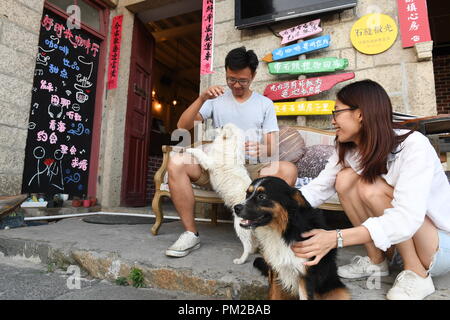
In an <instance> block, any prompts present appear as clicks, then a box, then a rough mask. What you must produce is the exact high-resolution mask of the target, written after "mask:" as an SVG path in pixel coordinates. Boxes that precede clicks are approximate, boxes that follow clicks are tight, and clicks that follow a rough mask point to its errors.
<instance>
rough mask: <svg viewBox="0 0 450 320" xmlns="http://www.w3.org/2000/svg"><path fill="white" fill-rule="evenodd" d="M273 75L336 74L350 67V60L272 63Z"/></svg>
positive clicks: (330, 59)
mask: <svg viewBox="0 0 450 320" xmlns="http://www.w3.org/2000/svg"><path fill="white" fill-rule="evenodd" d="M268 66H269V72H270V73H271V74H283V73H289V74H308V73H321V72H334V71H336V70H343V69H345V68H346V67H347V66H348V59H339V58H334V57H333V58H318V59H305V60H295V61H285V62H271V63H269V64H268Z"/></svg>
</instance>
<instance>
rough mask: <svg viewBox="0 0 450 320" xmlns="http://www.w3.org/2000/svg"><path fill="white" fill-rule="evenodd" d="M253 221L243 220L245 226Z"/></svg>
mask: <svg viewBox="0 0 450 320" xmlns="http://www.w3.org/2000/svg"><path fill="white" fill-rule="evenodd" d="M251 222H252V221H251V220H242V221H241V224H243V225H244V226H248V225H249V224H250V223H251Z"/></svg>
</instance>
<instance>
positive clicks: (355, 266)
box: [337, 256, 389, 279]
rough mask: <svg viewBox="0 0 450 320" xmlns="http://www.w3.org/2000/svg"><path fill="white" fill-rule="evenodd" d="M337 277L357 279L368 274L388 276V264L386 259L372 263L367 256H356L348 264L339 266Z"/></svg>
mask: <svg viewBox="0 0 450 320" xmlns="http://www.w3.org/2000/svg"><path fill="white" fill-rule="evenodd" d="M337 273H338V275H339V277H341V278H346V279H359V278H365V277H369V276H380V277H384V276H388V275H389V266H388V262H387V260H386V259H384V261H383V262H381V263H379V264H374V263H372V261H371V260H370V258H369V257H361V256H356V257H354V258H353V259H352V261H351V263H350V264H347V265H345V266H342V267H339V268H338V271H337Z"/></svg>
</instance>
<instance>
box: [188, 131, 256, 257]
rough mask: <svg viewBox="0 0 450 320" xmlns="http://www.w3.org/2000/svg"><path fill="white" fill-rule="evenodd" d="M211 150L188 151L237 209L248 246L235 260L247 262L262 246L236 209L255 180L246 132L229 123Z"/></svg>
mask: <svg viewBox="0 0 450 320" xmlns="http://www.w3.org/2000/svg"><path fill="white" fill-rule="evenodd" d="M208 150H209V151H208V154H206V153H205V152H204V151H203V150H200V149H194V148H189V149H187V150H186V152H187V153H190V154H192V155H193V156H194V157H195V158H196V159H197V160H198V162H199V164H200V166H201V167H203V168H204V169H205V170H207V171H208V172H209V177H210V181H211V186H212V187H213V189H214V190H215V191H216V192H217V193H218V194H219V195H220V196H221V197H222V199H223V201H224V203H225V205H226V206H227V207H228V208H230V209H231V210H232V211H233V216H234V229H235V230H236V234H237V235H238V237H239V239H240V240H241V242H242V245H243V246H244V252H243V253H242V256H241V257H240V258H239V259H234V260H233V262H234V263H235V264H243V263H245V261H246V260H247V258H248V256H249V254H250V253H254V252H255V251H256V249H257V247H258V246H257V242H256V238H255V236H254V235H253V231H252V230H250V229H244V228H242V227H241V226H240V222H241V220H242V218H240V217H238V216H236V214H235V213H234V209H233V208H234V206H235V205H237V204H240V203H242V202H244V201H245V194H246V190H247V188H248V187H249V186H250V184H251V182H252V180H251V179H250V177H249V175H248V172H247V170H246V169H245V166H244V163H245V151H244V134H243V132H242V131H241V130H240V129H239V128H237V127H236V126H235V125H233V124H226V125H225V126H224V127H223V128H222V130H221V131H220V133H219V135H218V136H217V137H216V138H215V139H214V141H213V143H212V144H211V146H210V148H209V149H208Z"/></svg>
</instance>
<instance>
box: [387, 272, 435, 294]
mask: <svg viewBox="0 0 450 320" xmlns="http://www.w3.org/2000/svg"><path fill="white" fill-rule="evenodd" d="M434 290H435V289H434V284H433V280H432V279H431V276H430V275H428V277H426V278H422V277H421V276H419V275H418V274H417V273H415V272H413V271H411V270H404V271H402V272H400V273H399V274H398V276H397V278H396V279H395V282H394V285H393V286H392V288H391V289H390V290H389V291H388V293H387V295H386V298H387V299H388V300H423V299H424V298H425V297H427V296H429V295H430V294H432V293H433V292H434Z"/></svg>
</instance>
